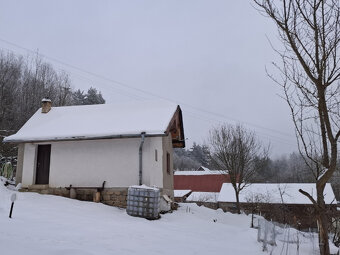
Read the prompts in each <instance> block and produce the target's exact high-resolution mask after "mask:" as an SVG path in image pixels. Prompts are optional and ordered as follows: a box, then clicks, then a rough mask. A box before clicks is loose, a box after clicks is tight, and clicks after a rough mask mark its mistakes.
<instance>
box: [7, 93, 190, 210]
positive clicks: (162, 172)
mask: <svg viewBox="0 0 340 255" xmlns="http://www.w3.org/2000/svg"><path fill="white" fill-rule="evenodd" d="M4 142H11V143H17V144H18V164H17V174H16V180H17V182H18V183H19V182H20V183H22V189H23V190H24V191H25V190H33V191H39V192H41V193H48V194H57V195H64V196H68V195H69V190H70V185H72V187H73V188H74V189H72V190H76V193H77V198H79V199H84V200H90V199H92V194H93V193H94V192H95V190H96V189H99V188H101V187H102V185H103V182H104V181H105V184H104V189H100V191H101V192H102V194H101V200H102V201H103V202H104V203H107V204H112V205H119V206H124V205H125V204H124V203H125V199H126V190H127V187H129V186H131V185H141V184H145V185H148V186H157V187H159V188H160V189H161V190H162V192H163V194H167V195H169V196H170V197H173V169H172V165H173V164H172V151H173V148H175V147H184V146H185V142H184V131H183V121H182V112H181V109H180V107H179V106H177V105H175V104H172V103H168V102H164V101H146V102H144V101H143V102H133V103H123V104H111V105H110V104H102V105H88V106H64V107H51V101H50V100H48V99H47V100H46V99H44V100H43V106H42V108H40V109H39V110H38V111H37V112H36V113H35V114H34V115H33V116H32V117H31V118H30V119H29V120H28V121H27V122H26V124H25V125H24V126H23V127H22V128H21V129H20V130H19V131H18V132H17V133H16V134H14V135H12V136H9V137H6V138H5V139H4Z"/></svg>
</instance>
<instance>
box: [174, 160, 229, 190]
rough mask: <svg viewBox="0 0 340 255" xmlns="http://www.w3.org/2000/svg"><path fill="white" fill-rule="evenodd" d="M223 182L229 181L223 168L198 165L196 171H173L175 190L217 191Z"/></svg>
mask: <svg viewBox="0 0 340 255" xmlns="http://www.w3.org/2000/svg"><path fill="white" fill-rule="evenodd" d="M223 183H230V177H229V175H228V174H227V171H225V170H210V169H208V168H206V167H203V166H201V167H199V168H198V169H197V170H196V171H175V174H174V187H175V190H191V191H199V192H219V191H220V190H221V187H222V184H223Z"/></svg>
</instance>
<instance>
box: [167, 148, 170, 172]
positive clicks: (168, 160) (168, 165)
mask: <svg viewBox="0 0 340 255" xmlns="http://www.w3.org/2000/svg"><path fill="white" fill-rule="evenodd" d="M166 172H167V173H168V174H170V153H169V152H167V153H166Z"/></svg>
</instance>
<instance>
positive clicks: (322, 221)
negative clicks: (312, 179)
mask: <svg viewBox="0 0 340 255" xmlns="http://www.w3.org/2000/svg"><path fill="white" fill-rule="evenodd" d="M317 188H318V190H317V193H318V200H317V203H318V210H317V221H318V227H319V248H320V255H329V254H330V251H329V243H328V217H327V211H326V206H325V200H324V197H323V188H321V187H319V186H317Z"/></svg>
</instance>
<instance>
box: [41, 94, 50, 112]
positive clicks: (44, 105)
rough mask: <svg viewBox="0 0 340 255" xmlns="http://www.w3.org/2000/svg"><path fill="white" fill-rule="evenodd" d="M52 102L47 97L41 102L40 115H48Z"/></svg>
mask: <svg viewBox="0 0 340 255" xmlns="http://www.w3.org/2000/svg"><path fill="white" fill-rule="evenodd" d="M51 106H52V101H51V99H49V98H48V97H46V98H43V100H41V113H48V112H49V111H50V110H51Z"/></svg>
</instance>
